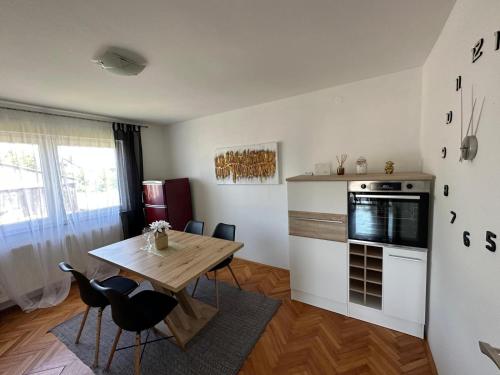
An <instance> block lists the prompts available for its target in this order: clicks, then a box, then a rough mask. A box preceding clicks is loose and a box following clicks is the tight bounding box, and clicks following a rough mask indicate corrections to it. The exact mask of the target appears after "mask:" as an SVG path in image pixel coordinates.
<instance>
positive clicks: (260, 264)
mask: <svg viewBox="0 0 500 375" xmlns="http://www.w3.org/2000/svg"><path fill="white" fill-rule="evenodd" d="M234 259H237V260H239V261H242V262H248V263H253V264H256V265H258V266H266V267H271V268H274V269H277V270H280V271H286V272H290V270H288V269H286V268H281V267H276V266H272V265H270V264H265V263H260V262H256V261H254V260H249V259H245V258H241V257H237V256H235V257H234Z"/></svg>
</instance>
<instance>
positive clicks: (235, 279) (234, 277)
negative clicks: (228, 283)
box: [227, 264, 241, 290]
mask: <svg viewBox="0 0 500 375" xmlns="http://www.w3.org/2000/svg"><path fill="white" fill-rule="evenodd" d="M227 268H229V271H230V272H231V275H233V279H234V281H236V285H238V288H239V289H240V290H241V286H240V283H239V282H238V279H237V278H236V275H235V274H234V272H233V269H232V268H231V265H230V264H228V265H227Z"/></svg>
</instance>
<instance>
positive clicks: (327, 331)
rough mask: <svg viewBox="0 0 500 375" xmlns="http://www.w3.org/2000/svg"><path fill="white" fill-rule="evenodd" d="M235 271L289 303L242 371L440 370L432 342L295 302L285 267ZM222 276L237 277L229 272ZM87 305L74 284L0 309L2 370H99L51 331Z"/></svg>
mask: <svg viewBox="0 0 500 375" xmlns="http://www.w3.org/2000/svg"><path fill="white" fill-rule="evenodd" d="M233 269H234V271H235V273H236V275H237V277H238V279H239V280H240V283H241V284H242V287H243V288H244V289H247V290H253V291H257V292H260V293H263V294H266V295H268V296H271V297H274V298H279V299H281V300H282V301H283V304H282V306H281V307H280V309H279V310H278V312H277V313H276V315H275V316H274V318H273V319H272V321H271V322H270V323H269V325H268V326H267V328H266V330H265V331H264V333H263V334H262V336H261V338H260V339H259V341H258V343H257V344H256V345H255V347H254V349H253V351H252V352H251V354H250V356H249V357H248V358H247V360H246V362H245V364H244V366H243V368H242V369H241V371H240V374H241V375H250V374H291V375H298V374H321V375H324V374H344V375H348V374H349V375H355V374H359V375H362V374H363V375H365V374H366V375H367V374H381V375H391V374H415V375H416V374H435V373H436V371H435V368H434V364H433V362H432V358H431V356H430V353H429V352H428V350H427V345H426V343H425V341H423V340H420V339H417V338H414V337H411V336H408V335H405V334H402V333H398V332H395V331H391V330H389V329H385V328H382V327H378V326H376V325H373V324H369V323H365V322H362V321H359V320H356V319H351V318H347V317H345V316H342V315H339V314H335V313H332V312H329V311H325V310H322V309H319V308H316V307H312V306H309V305H306V304H303V303H300V302H295V301H291V300H290V282H289V273H288V271H286V270H282V269H278V268H273V267H270V266H265V265H261V264H256V263H252V262H248V261H244V260H240V259H235V260H234V262H233ZM218 276H219V275H218ZM220 278H221V279H223V280H225V281H227V282H231V281H232V280H231V276H230V274H229V272H227V271H224V272H222V274H221V275H220ZM222 303H223V302H222ZM83 310H84V305H83V303H82V302H81V301H80V299H79V295H78V290H77V289H76V286H75V285H73V287H72V289H71V292H70V295H69V296H68V298H67V299H66V301H64V303H63V304H61V305H59V306H57V307H53V308H50V309H41V310H37V311H35V312H32V313H29V314H26V313H23V312H21V311H20V310H19V309H18V308H11V309H8V310H5V311H2V312H0V374H9V375H15V374H30V375H34V374H36V375H60V374H90V373H92V372H91V371H90V369H89V368H88V367H86V366H85V365H84V364H83V363H81V362H80V360H78V358H76V357H75V355H74V354H73V353H72V352H70V351H69V350H68V349H66V347H65V346H64V345H63V344H61V343H60V342H59V341H58V340H57V338H56V337H55V336H54V335H52V334H50V333H47V331H48V330H49V329H50V328H51V327H53V326H54V325H57V324H59V323H61V322H63V321H65V320H66V319H68V318H70V317H72V316H74V315H75V314H77V313H79V312H82V311H83ZM75 334H76V333H75ZM110 344H111V343H110ZM102 345H106V344H105V343H102ZM102 362H104V360H103V361H102Z"/></svg>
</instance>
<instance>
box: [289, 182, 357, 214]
mask: <svg viewBox="0 0 500 375" xmlns="http://www.w3.org/2000/svg"><path fill="white" fill-rule="evenodd" d="M287 187H288V210H290V211H307V212H323V213H329V214H342V215H346V214H347V181H308V182H289V183H288V185H287Z"/></svg>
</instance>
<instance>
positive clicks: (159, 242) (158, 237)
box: [155, 232, 168, 250]
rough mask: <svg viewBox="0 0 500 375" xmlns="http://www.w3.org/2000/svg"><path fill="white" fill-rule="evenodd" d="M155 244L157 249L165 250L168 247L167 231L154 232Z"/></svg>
mask: <svg viewBox="0 0 500 375" xmlns="http://www.w3.org/2000/svg"><path fill="white" fill-rule="evenodd" d="M155 246H156V249H157V250H165V249H166V248H168V234H167V232H156V233H155Z"/></svg>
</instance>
